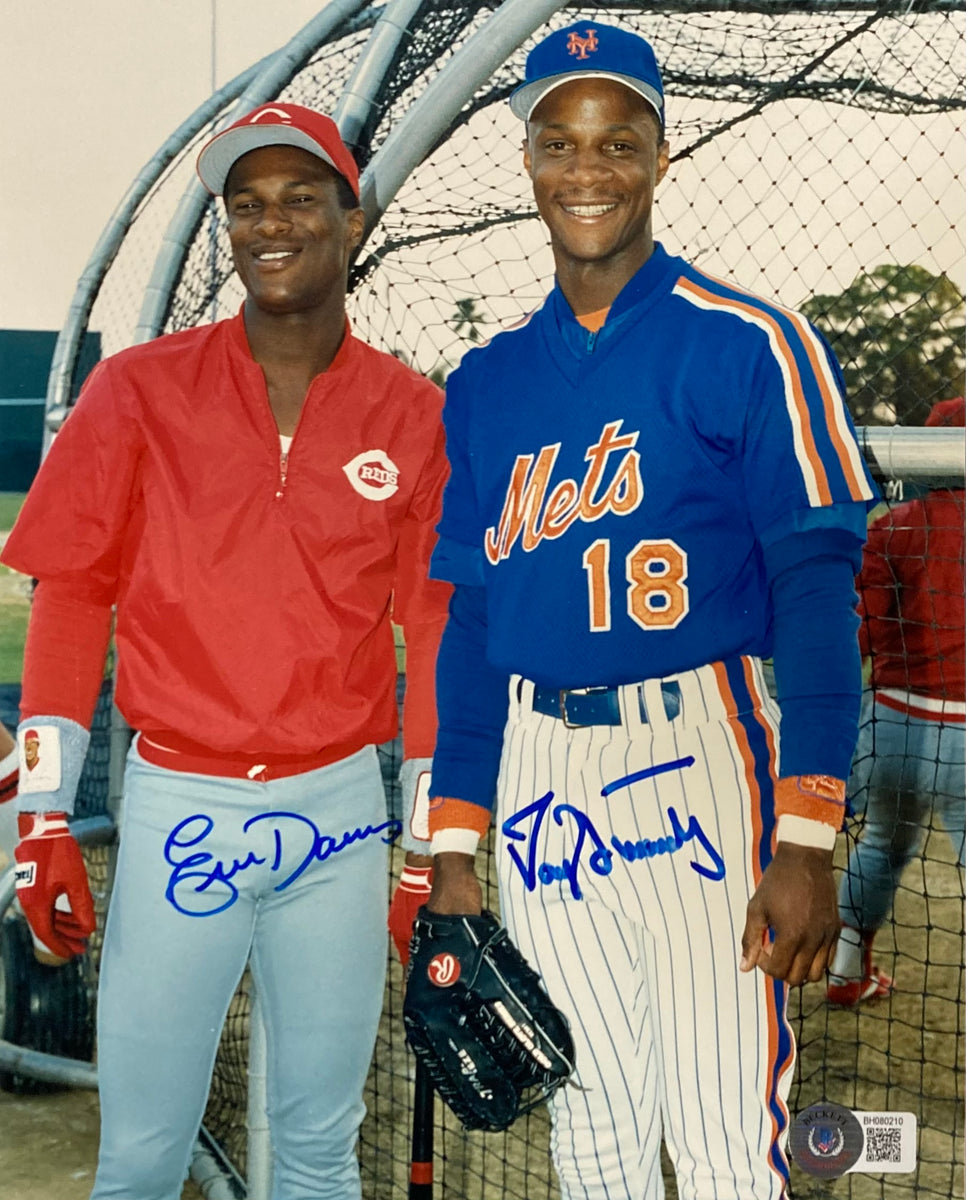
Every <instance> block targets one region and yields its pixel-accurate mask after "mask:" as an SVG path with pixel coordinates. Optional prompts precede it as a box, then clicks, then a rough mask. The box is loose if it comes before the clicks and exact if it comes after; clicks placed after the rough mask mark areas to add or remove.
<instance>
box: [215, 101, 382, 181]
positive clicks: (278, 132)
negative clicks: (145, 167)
mask: <svg viewBox="0 0 966 1200" xmlns="http://www.w3.org/2000/svg"><path fill="white" fill-rule="evenodd" d="M262 146H298V147H299V148H300V149H302V150H308V152H309V154H314V155H315V156H316V158H321V159H322V161H323V162H326V163H328V164H329V166H330V167H332V168H333V169H334V170H336V171H338V172H339V174H340V175H341V176H342V177H343V179H345V181H346V182H347V183H348V185H349V187H351V188H352V191H353V193H354V195H355V197H356V199H357V200H358V199H359V168H358V167H357V166H356V160H355V159H354V158H353V157H352V155H351V154H350V153H349V151H348V150H347V149H346V146H345V143H344V142H343V140H342V137H341V135H340V133H339V129H338V126H337V125H336V123H335V121H333V120H332V118H331V117H327V116H326V115H325V114H324V113H320V112H315V110H314V109H311V108H303V107H302V105H301V104H279V103H274V104H263V105H261V106H260V107H259V108H256V109H253V110H252V111H251V112H250V113H246V115H245V116H244V117H240V118H239V119H238V120H237V121H235V122H234V124H232V125H229V126H228V128H227V129H223V130H222V131H221V133H216V134H215V136H214V137H213V138H212V139H211V141H210V142H208V143H207V145H205V146H204V147H203V148H202V151H201V153H200V154H199V155H198V164H197V169H198V175H199V176H200V178H201V182H202V183H203V184H204V185H205V187H206V188H207V189H208V191H209V192H211V193H212V194H213V195H215V196H220V195H221V194H222V193H223V192H224V190H225V180H226V179H227V178H228V172H229V171H230V170H231V169H232V167H233V166H234V165H235V163H236V162H237V161H238V160H239V159H240V158H241V156H242V155H243V154H247V153H248V152H249V150H258V149H259V148H260V147H262Z"/></svg>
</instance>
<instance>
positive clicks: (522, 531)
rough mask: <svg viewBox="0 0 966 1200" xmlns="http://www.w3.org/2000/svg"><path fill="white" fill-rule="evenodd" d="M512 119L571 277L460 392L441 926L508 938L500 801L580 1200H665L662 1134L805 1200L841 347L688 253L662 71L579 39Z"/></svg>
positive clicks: (832, 715)
mask: <svg viewBox="0 0 966 1200" xmlns="http://www.w3.org/2000/svg"><path fill="white" fill-rule="evenodd" d="M510 104H511V107H512V109H513V111H514V112H515V113H516V114H517V115H518V116H519V117H521V118H522V119H523V120H524V121H525V122H526V126H525V142H524V166H525V169H526V170H527V172H528V173H529V175H530V178H531V180H532V183H533V190H534V196H535V198H536V203H537V207H538V210H539V212H540V215H541V217H542V219H543V220H544V222H545V223H546V225H547V228H548V231H549V234H550V241H551V246H552V249H553V254H554V261H555V266H556V279H555V285H554V287H553V290H552V291H551V293H550V295H549V296H548V297H547V298H546V300H545V302H544V303H543V305H542V306H541V307H540V308H539V309H538V310H537V311H536V312H535V313H534V314H533V315H532V317H531V318H530V319H529V320H528V321H527V322H526V323H525V324H524V325H523V326H522V327H518V328H516V329H513V330H511V331H508V332H505V333H502V334H500V335H499V336H497V337H495V338H494V339H493V341H492V342H491V343H489V344H488V345H486V346H484V347H481V348H477V349H473V350H470V351H469V353H468V354H467V355H466V356H465V358H464V359H463V362H462V364H461V365H460V367H459V369H458V370H456V371H455V372H454V373H453V374H452V375H451V377H450V380H449V384H448V395H447V401H446V410H445V422H446V432H447V447H448V456H449V459H450V463H451V468H452V474H451V479H450V482H449V484H448V485H447V490H446V493H445V499H444V508H443V517H442V521H441V523H440V526H439V532H440V540H439V543H438V546H437V549H436V553H435V557H434V572H435V574H436V576H437V577H439V578H441V579H445V580H448V581H450V582H451V583H453V584H454V585H455V591H454V595H453V599H452V602H451V606H450V616H449V621H448V624H447V627H446V631H445V634H444V637H443V643H442V646H441V650H440V656H439V662H438V669H437V697H438V704H439V708H440V729H439V735H438V739H437V747H436V754H435V758H434V761H433V776H432V785H431V788H430V797H431V798H430V801H429V818H428V819H429V833H430V837H431V849H432V854H433V863H434V878H433V883H432V892H431V895H430V898H429V902H428V906H429V908H430V910H432V911H436V912H442V913H471V912H477V911H479V909H480V904H481V898H482V897H481V889H480V886H479V883H478V882H477V877H476V874H475V870H474V855H475V852H476V848H477V844H478V840H479V838H480V837H481V836H482V835H483V834H484V833H485V832H486V831H487V829H488V828H489V825H490V819H491V808H492V806H493V802H494V799H495V801H496V808H497V815H496V824H497V834H496V836H497V841H496V853H497V856H498V864H499V875H500V886H501V907H502V914H503V917H504V920H505V921H506V923H507V926H508V928H509V931H510V934H511V936H512V937H513V938H514V939H515V941H516V942H517V944H518V945H519V947H520V949H521V950H522V951H523V953H524V954H525V955H526V957H527V958H528V959H529V960H530V961H531V963H533V964H534V966H536V968H537V969H538V970H539V971H540V972H541V974H542V976H543V979H544V981H545V983H546V985H547V988H548V991H549V993H550V996H551V998H552V999H553V1000H554V1001H555V1003H556V1004H557V1005H559V1006H560V1007H561V1009H562V1010H563V1011H564V1012H565V1013H566V1015H567V1016H568V1018H569V1020H570V1022H571V1025H572V1027H573V1032H574V1038H575V1043H576V1050H577V1053H576V1062H577V1084H578V1085H579V1086H568V1087H565V1088H562V1089H561V1090H560V1091H559V1092H557V1094H556V1096H555V1098H554V1100H553V1137H552V1153H553V1157H554V1162H555V1165H556V1168H557V1172H558V1174H559V1178H560V1186H561V1192H562V1195H563V1196H564V1198H565V1200H576V1198H578V1197H579V1198H581V1200H644V1198H647V1200H653V1198H656V1197H660V1196H662V1195H663V1184H662V1179H661V1170H660V1163H659V1147H660V1142H661V1139H662V1136H663V1137H664V1139H665V1140H666V1143H667V1147H668V1151H669V1153H670V1157H671V1161H672V1163H673V1165H674V1169H675V1172H676V1175H677V1184H678V1191H679V1195H680V1197H681V1198H682V1200H776V1198H777V1197H781V1196H784V1195H785V1194H786V1184H787V1178H788V1163H787V1159H786V1156H785V1152H784V1144H785V1134H786V1129H787V1124H788V1111H787V1107H786V1097H787V1094H788V1088H789V1084H790V1080H791V1072H792V1067H793V1063H794V1054H795V1050H794V1044H793V1040H792V1034H791V1030H790V1029H789V1026H788V1024H787V1022H786V1019H785V1001H786V990H787V987H788V986H789V985H792V986H795V985H799V984H801V983H804V982H805V981H806V980H818V979H820V978H821V977H822V976H823V973H824V972H825V970H826V965H827V961H828V958H829V955H830V953H831V951H832V948H833V946H834V942H835V938H836V933H837V930H838V915H837V911H836V897H835V888H834V884H833V873H832V861H831V860H832V846H833V843H834V841H835V835H836V832H837V831H838V829H839V828H840V824H841V821H842V816H843V811H844V782H843V781H844V780H845V778H846V777H847V775H848V770H849V762H850V758H851V755H852V751H853V748H854V744H855V738H856V729H857V716H858V709H859V695H860V661H859V655H858V649H857V643H856V627H857V620H856V617H855V613H854V603H855V593H854V575H855V571H856V569H857V566H858V563H859V560H860V552H861V547H862V543H863V541H864V537H865V527H866V515H867V509H868V506H869V502H870V500H871V499H872V496H873V485H872V484H871V482H870V480H869V478H868V476H867V473H866V471H865V468H864V466H863V463H862V460H861V456H860V454H859V451H858V449H857V446H856V441H855V437H854V431H853V429H852V427H851V423H850V421H849V417H848V415H847V412H846V409H845V407H844V404H843V400H842V382H841V375H840V372H839V369H838V366H837V365H836V363H835V362H834V360H833V357H832V355H831V353H830V351H829V350H828V348H827V346H826V345H825V344H824V342H823V341H822V340H821V338H820V336H819V335H818V334H817V333H816V331H815V330H814V329H812V328H811V327H810V326H809V324H808V323H807V322H806V321H805V320H804V319H803V318H802V317H801V316H800V315H799V314H798V313H796V312H793V311H791V310H788V309H786V308H782V307H780V306H779V305H777V304H774V303H768V302H766V301H764V300H761V299H758V298H756V297H755V296H752V295H749V294H748V293H747V292H745V291H743V290H742V289H740V288H738V287H736V286H734V285H732V284H729V283H726V282H722V281H721V280H718V279H714V278H712V277H710V276H709V275H707V274H705V273H704V272H702V271H699V270H697V269H696V268H694V267H693V266H690V265H689V264H688V263H687V262H685V261H684V260H683V259H681V258H678V257H675V256H673V255H671V254H669V253H668V252H667V251H666V250H665V249H664V248H663V247H662V246H661V245H659V244H658V243H656V242H655V241H654V238H653V233H652V220H651V207H652V202H653V198H654V193H655V190H656V188H657V186H658V185H659V184H660V183H661V181H662V179H663V178H664V176H665V174H666V172H667V170H668V161H669V160H668V144H667V142H666V140H665V137H664V96H663V88H662V83H661V77H660V73H659V69H658V66H657V63H656V62H655V59H654V54H653V51H652V49H651V47H650V46H649V45H648V43H647V42H645V41H644V40H643V39H642V38H640V37H638V36H636V35H634V34H631V33H629V32H626V31H624V30H621V29H619V28H614V27H609V26H605V25H601V24H599V23H598V22H596V21H589V20H587V21H579V22H578V23H577V24H576V25H574V26H572V27H570V28H567V29H562V30H559V31H557V32H555V33H553V34H551V35H550V36H549V37H548V38H546V40H544V41H542V42H541V43H540V44H539V45H538V46H537V47H536V48H535V49H534V50H533V51H532V53H531V54H530V56H529V58H528V60H527V66H526V79H525V82H524V83H523V84H522V85H521V86H520V87H519V88H518V89H517V90H516V91H515V92H514V93H513V95H512V96H511V99H510ZM768 656H771V657H773V660H774V669H775V677H776V681H777V689H778V700H779V703H778V705H776V704H775V703H774V702H773V701H772V700H771V699H770V698H769V695H768V693H767V692H766V689H765V685H764V682H763V676H762V667H761V660H762V659H763V658H765V657H768ZM780 721H781V728H780V729H779V722H780ZM756 968H757V969H756Z"/></svg>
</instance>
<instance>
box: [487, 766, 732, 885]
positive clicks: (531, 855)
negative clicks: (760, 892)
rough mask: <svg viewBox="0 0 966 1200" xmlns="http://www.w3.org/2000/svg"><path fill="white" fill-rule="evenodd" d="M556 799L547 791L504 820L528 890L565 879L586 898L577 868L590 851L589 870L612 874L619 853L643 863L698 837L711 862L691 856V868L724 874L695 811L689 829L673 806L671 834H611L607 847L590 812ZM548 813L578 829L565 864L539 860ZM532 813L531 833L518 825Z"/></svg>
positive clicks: (710, 875) (709, 875)
mask: <svg viewBox="0 0 966 1200" xmlns="http://www.w3.org/2000/svg"><path fill="white" fill-rule="evenodd" d="M693 762H694V759H693V757H690V756H689V757H688V758H683V759H677V760H675V761H674V762H672V763H663V764H661V765H660V766H658V767H650V768H648V769H647V770H646V771H640V772H638V773H637V774H636V775H633V776H627V777H626V778H625V779H622V780H617V781H615V782H614V783H611V784H608V785H607V787H605V788H604V789H602V793H601V794H602V795H604V796H606V795H609V794H610V793H611V792H613V791H616V790H617V788H619V787H624V786H628V785H629V783H630V782H634V781H636V780H638V779H642V778H646V777H648V776H651V775H657V774H661V773H663V772H664V771H673V770H679V769H681V768H682V767H686V766H690V765H691V764H692V763H693ZM553 800H554V794H553V792H547V793H546V794H545V795H543V796H541V797H540V798H539V799H538V800H534V802H533V803H532V804H528V805H527V806H526V807H525V808H521V809H520V811H519V812H517V813H514V814H513V816H512V817H508V818H507V820H506V821H504V822H503V825H502V829H503V833H504V835H505V836H506V837H507V839H508V841H509V844H508V845H507V853H508V854H509V855H510V858H511V859H512V860H513V863H514V865H515V866H516V868H517V870H518V871H519V872H520V874H521V875H522V876H523V883H524V887H526V889H527V891H528V892H532V891H533V890H534V889H535V888H536V886H537V884H538V883H541V884H544V885H546V884H551V883H559V882H562V881H564V880H566V882H567V883H568V884H569V885H570V892H571V895H572V896H573V898H574V899H575V900H580V899H582V898H583V891H582V889H581V886H580V881H579V879H578V872H579V870H580V866H581V860H582V856H583V854H584V851H585V850H589V852H590V853H589V855H588V858H587V866H588V867H589V868H590V870H591V871H593V872H594V874H595V875H609V874H610V873H611V870H612V869H613V866H614V857H615V855H616V856H617V857H618V858H621V859H623V860H624V861H625V862H629V863H631V862H639V861H640V860H641V859H645V858H654V857H656V856H657V855H659V854H676V853H677V852H678V851H679V850H680V849H681V848H682V847H683V846H685V845H687V844H688V842H694V843H695V844H696V846H700V847H702V848H703V849H704V851H705V852H706V854H707V856H708V858H709V859H710V861H711V863H712V865H711V866H710V867H706V866H704V865H703V864H702V863H700V862H698V861H697V859H692V860H691V862H690V864H689V865H690V867H691V870H692V871H696V872H697V873H698V874H699V875H702V876H703V877H704V878H705V879H711V880H715V881H717V880H720V879H724V877H725V864H724V859H723V858H722V857H721V854H720V853H719V851H718V850H717V849H716V848H715V847H714V846H713V845H712V843H711V842H710V840H709V839H708V835H707V834H706V833H705V832H704V830H703V829H702V827H701V822H700V821H699V820H698V818H697V817H696V816H694V815H693V814H692V816H691V817H690V819H689V820H688V824H687V828H685V827H684V826H683V825H682V824H681V819H680V817H679V816H678V814H677V811H676V810H675V809H674V808H673V807H671V806H668V810H667V817H668V821H669V822H670V825H671V832H670V834H669V835H668V836H666V837H660V838H653V839H652V838H641V839H638V840H636V841H630V840H627V839H624V838H620V837H618V836H617V835H616V834H612V835H611V838H610V845H609V846H608V845H607V843H605V841H604V839H603V837H602V836H601V835H600V833H599V832H598V830H597V827H596V826H595V825H594V823H593V821H592V820H591V819H590V817H589V816H588V815H587V813H585V812H582V811H581V810H580V809H579V808H575V807H574V805H572V804H564V803H560V804H554V803H553ZM548 813H550V814H551V815H552V817H553V819H554V821H556V823H557V824H558V825H561V826H562V825H563V823H564V821H565V820H566V819H568V818H569V819H570V820H571V821H573V823H574V827H575V829H576V839H575V841H574V849H573V856H572V857H571V858H565V859H564V860H563V862H560V863H550V862H543V863H539V864H538V863H537V844H538V842H539V838H540V832H541V829H542V827H543V823H544V821H545V820H546V817H547V814H548ZM531 818H532V820H533V824H532V826H531V828H530V832H529V834H527V833H524V832H523V831H522V830H520V829H518V828H517V826H518V825H522V824H524V823H525V822H526V821H528V820H530V819H531ZM514 842H516V843H522V846H519V847H518V846H517V845H514V844H513V843H514ZM521 851H522V852H521Z"/></svg>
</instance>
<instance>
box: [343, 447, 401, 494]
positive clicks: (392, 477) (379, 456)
mask: <svg viewBox="0 0 966 1200" xmlns="http://www.w3.org/2000/svg"><path fill="white" fill-rule="evenodd" d="M342 470H343V471H345V475H346V479H348V481H349V483H351V484H352V487H353V489H354V490H355V491H357V492H358V493H359V495H360V496H365V498H366V499H367V500H388V499H389V497H390V496H394V495H395V494H396V492H397V491H398V490H399V468H398V467H397V466H396V464H395V463H394V462H393V461H392V459H391V458H390V457H389V455H388V454H387V453H386V452H385V450H363V452H362V453H361V454H357V455H356V456H355V458H354V459H353V460H352V461H351V462H347V463H346V465H345V466H344V467H343V468H342Z"/></svg>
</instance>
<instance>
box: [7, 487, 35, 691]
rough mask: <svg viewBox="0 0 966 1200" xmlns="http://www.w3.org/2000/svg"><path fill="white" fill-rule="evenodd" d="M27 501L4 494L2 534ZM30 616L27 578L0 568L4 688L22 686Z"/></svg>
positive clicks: (16, 496) (13, 494) (21, 497)
mask: <svg viewBox="0 0 966 1200" xmlns="http://www.w3.org/2000/svg"><path fill="white" fill-rule="evenodd" d="M23 499H24V494H23V492H0V534H2V533H6V532H8V531H9V530H10V528H11V527H12V525H13V523H14V521H15V520H16V518H17V513H18V512H19V511H20V506H21V505H22V504H23ZM29 615H30V601H29V600H28V598H27V594H26V592H25V590H24V587H23V578H22V577H21V576H18V575H15V574H14V572H13V571H10V570H8V568H7V567H3V566H0V684H3V683H19V682H20V678H21V674H22V671H23V645H24V638H25V637H26V635H27V618H28V616H29Z"/></svg>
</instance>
